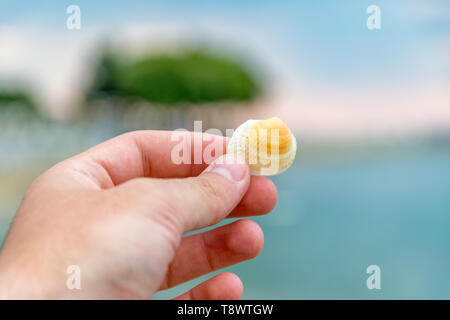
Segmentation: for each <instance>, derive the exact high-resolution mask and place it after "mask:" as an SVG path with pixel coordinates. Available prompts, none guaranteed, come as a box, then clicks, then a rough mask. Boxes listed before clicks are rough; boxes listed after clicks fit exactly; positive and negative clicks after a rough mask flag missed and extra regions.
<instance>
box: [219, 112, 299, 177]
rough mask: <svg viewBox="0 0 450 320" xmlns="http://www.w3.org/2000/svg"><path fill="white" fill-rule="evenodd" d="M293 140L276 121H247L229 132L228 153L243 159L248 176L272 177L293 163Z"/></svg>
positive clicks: (294, 152) (280, 123)
mask: <svg viewBox="0 0 450 320" xmlns="http://www.w3.org/2000/svg"><path fill="white" fill-rule="evenodd" d="M296 152H297V141H296V140H295V137H294V135H293V134H292V133H291V131H290V130H289V128H288V127H287V125H286V124H285V123H284V122H283V121H282V120H281V119H279V118H276V117H274V118H270V119H267V120H247V121H246V122H244V123H243V124H241V125H240V126H239V127H238V128H237V129H236V131H235V132H234V133H233V136H232V137H231V140H230V142H229V144H228V147H227V153H228V154H235V155H236V156H237V157H238V158H239V159H242V160H245V161H246V162H247V163H248V164H249V167H250V172H251V174H254V175H261V176H272V175H276V174H279V173H282V172H283V171H285V170H286V169H287V168H289V166H290V165H291V164H292V163H293V162H294V159H295V154H296Z"/></svg>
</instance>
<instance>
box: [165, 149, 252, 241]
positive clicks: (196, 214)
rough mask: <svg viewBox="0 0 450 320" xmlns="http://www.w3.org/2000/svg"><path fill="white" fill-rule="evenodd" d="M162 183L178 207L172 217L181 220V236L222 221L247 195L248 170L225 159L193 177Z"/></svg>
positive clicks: (232, 159) (244, 165) (230, 159)
mask: <svg viewBox="0 0 450 320" xmlns="http://www.w3.org/2000/svg"><path fill="white" fill-rule="evenodd" d="M165 181H166V182H167V183H168V184H170V186H168V187H170V190H169V192H170V195H171V198H172V199H173V200H176V201H178V204H179V206H177V205H175V208H177V212H174V214H175V217H176V218H177V219H180V220H181V221H180V222H181V223H182V226H183V232H188V231H192V230H196V229H201V228H204V227H207V226H210V225H212V224H215V223H218V222H219V221H221V220H222V219H224V218H225V217H226V216H227V215H228V214H229V213H230V212H231V211H232V210H233V209H234V207H236V205H237V204H238V203H239V202H240V201H241V199H242V197H243V196H244V194H245V192H246V191H247V189H248V187H249V185H250V170H249V167H248V165H247V164H246V163H245V162H244V161H242V160H239V159H237V158H236V157H234V156H232V155H225V156H222V157H220V158H218V159H216V160H215V161H214V162H213V163H212V164H211V165H210V166H209V167H208V168H206V169H205V171H203V172H202V173H201V174H200V175H199V176H197V177H192V178H185V179H174V180H165Z"/></svg>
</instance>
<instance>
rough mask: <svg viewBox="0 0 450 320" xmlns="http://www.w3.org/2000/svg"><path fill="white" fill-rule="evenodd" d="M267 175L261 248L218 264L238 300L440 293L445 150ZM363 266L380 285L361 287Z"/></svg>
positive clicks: (1, 227) (447, 175) (449, 188)
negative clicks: (237, 284)
mask: <svg viewBox="0 0 450 320" xmlns="http://www.w3.org/2000/svg"><path fill="white" fill-rule="evenodd" d="M274 181H275V183H276V185H277V187H278V190H279V201H278V204H277V207H276V208H275V211H274V212H273V213H271V214H270V215H267V216H263V217H258V218H256V219H255V220H256V221H258V223H259V224H260V225H261V226H262V228H263V230H264V234H265V246H264V249H263V251H262V253H261V254H260V256H259V257H257V258H256V259H254V260H252V261H247V262H245V263H242V264H240V265H238V266H234V267H230V268H227V269H226V270H228V271H232V272H235V273H237V274H238V275H239V276H240V277H241V278H242V280H243V282H244V285H245V292H244V298H247V299H282V298H285V299H323V298H329V299H361V298H369V299H372V298H374V299H380V298H384V299H391V298H395V299H406V298H412V299H419V298H425V299H429V298H437V299H441V298H447V299H449V298H450V233H449V230H450V196H449V195H450V151H443V150H441V151H439V152H433V153H424V152H422V153H419V154H416V155H403V156H390V157H384V158H378V159H371V160H369V158H365V159H361V160H359V161H356V160H354V161H351V162H350V161H346V162H342V161H341V162H338V161H332V162H330V163H328V164H327V163H321V164H315V165H312V164H302V163H301V162H300V165H297V166H294V167H292V168H290V169H289V171H287V172H286V173H285V174H283V175H280V176H278V177H275V178H274ZM228 222H230V221H227V223H228ZM8 223H9V219H3V221H0V238H2V237H3V235H4V234H5V232H6V229H7V224H8ZM373 264H375V265H378V266H380V268H381V290H368V289H367V287H366V279H367V277H368V275H367V274H366V268H367V267H368V266H369V265H373ZM210 276H211V275H207V276H205V277H202V278H201V279H200V280H205V279H206V278H209V277H210ZM200 280H196V281H193V282H190V283H187V284H184V285H182V286H180V287H178V288H175V289H171V290H168V291H165V292H162V293H159V294H158V295H157V298H167V297H172V296H174V295H176V294H179V293H181V292H183V291H185V290H187V289H188V288H190V287H192V286H193V285H195V284H197V283H198V282H199V281H200Z"/></svg>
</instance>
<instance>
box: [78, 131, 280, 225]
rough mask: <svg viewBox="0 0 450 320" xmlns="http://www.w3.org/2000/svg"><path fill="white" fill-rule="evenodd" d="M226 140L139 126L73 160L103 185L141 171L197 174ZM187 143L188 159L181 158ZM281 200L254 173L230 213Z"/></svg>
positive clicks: (266, 208) (268, 207)
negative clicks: (182, 160)
mask: <svg viewBox="0 0 450 320" xmlns="http://www.w3.org/2000/svg"><path fill="white" fill-rule="evenodd" d="M227 143H228V138H227V137H223V136H217V135H212V134H207V133H200V132H187V131H177V132H176V134H174V131H134V132H130V133H126V134H123V135H121V136H118V137H116V138H113V139H111V140H108V141H106V142H104V143H101V144H99V145H97V146H95V147H93V148H91V149H89V150H87V151H85V152H83V153H81V154H79V155H78V156H76V157H75V158H74V159H73V160H75V161H81V167H82V170H81V171H82V172H83V173H84V174H85V175H87V176H88V177H89V178H90V179H91V181H92V180H94V181H93V182H94V184H96V185H97V187H98V188H100V189H103V188H110V187H114V186H116V185H118V184H121V183H123V182H125V181H128V180H131V179H134V178H139V177H153V178H183V177H191V176H197V175H199V174H200V173H201V172H202V171H203V170H204V169H206V167H207V166H208V165H209V163H210V162H212V161H213V160H214V159H216V158H218V157H220V156H221V155H222V154H224V153H225V152H226V146H227ZM183 149H184V151H185V152H186V154H184V157H182V158H184V160H186V161H184V162H181V163H178V162H179V160H180V155H181V154H183V153H182V152H181V151H183ZM78 167H80V166H78ZM276 202H277V190H276V187H275V185H274V184H273V182H272V181H271V180H269V179H268V178H266V177H256V176H252V177H251V181H250V186H249V188H248V190H247V193H246V194H245V195H244V197H243V198H242V200H241V202H240V203H239V204H238V205H237V207H236V208H235V209H234V210H233V211H232V212H231V214H230V217H246V216H254V215H261V214H266V213H268V212H270V211H272V209H273V208H274V207H275V204H276Z"/></svg>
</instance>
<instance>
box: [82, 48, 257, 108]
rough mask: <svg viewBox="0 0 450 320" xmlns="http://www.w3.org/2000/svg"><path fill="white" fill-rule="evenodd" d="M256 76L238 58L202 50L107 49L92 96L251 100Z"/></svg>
mask: <svg viewBox="0 0 450 320" xmlns="http://www.w3.org/2000/svg"><path fill="white" fill-rule="evenodd" d="M260 92H261V85H260V83H259V81H258V79H257V78H256V77H255V76H254V75H252V74H251V73H250V72H249V71H248V70H246V69H245V68H244V67H243V66H242V65H241V64H240V63H239V62H237V61H235V60H234V59H231V58H226V57H222V56H220V57H219V56H217V55H213V54H212V53H209V52H206V51H201V50H186V51H183V52H178V53H176V54H168V55H164V54H158V55H152V54H149V55H147V56H144V57H141V58H138V59H134V60H126V59H123V58H121V57H119V56H118V55H114V54H113V53H112V52H111V51H110V50H105V52H104V53H103V55H102V56H101V58H100V60H99V64H98V66H97V69H96V70H95V75H94V82H93V84H92V87H91V89H90V90H89V92H88V97H89V98H90V99H91V98H102V97H123V98H131V99H142V100H146V101H149V102H152V103H157V104H161V105H171V106H173V105H177V104H186V103H192V104H202V103H211V102H218V101H249V100H252V99H253V98H255V97H256V96H257V95H258V94H259V93H260Z"/></svg>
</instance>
